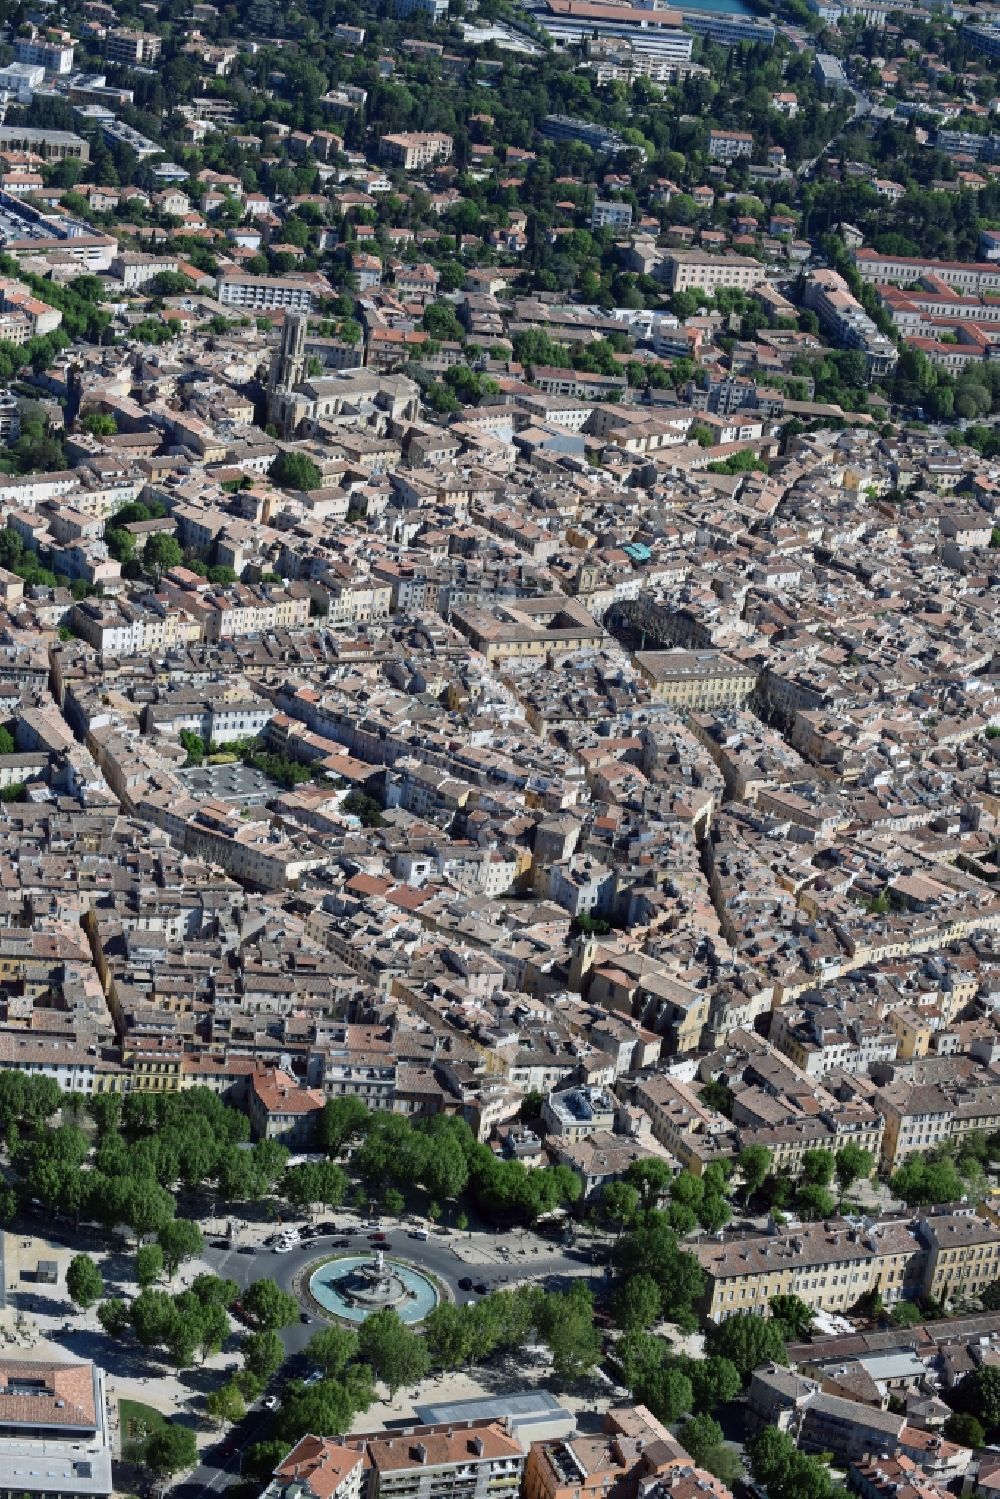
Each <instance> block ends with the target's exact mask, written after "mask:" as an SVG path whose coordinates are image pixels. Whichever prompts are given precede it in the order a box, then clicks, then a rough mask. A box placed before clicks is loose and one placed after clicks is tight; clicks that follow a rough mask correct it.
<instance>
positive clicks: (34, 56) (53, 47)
mask: <svg viewBox="0 0 1000 1499" xmlns="http://www.w3.org/2000/svg"><path fill="white" fill-rule="evenodd" d="M73 46H74V44H73V42H72V41H71V40H70V38H69V37H68V36H66V34H65V33H62V34H61V35H59V36H54V37H44V36H33V37H23V36H22V37H18V38H17V40H16V41H15V42H14V60H15V61H16V62H28V63H34V64H35V66H36V67H39V68H44V69H45V71H46V73H59V74H64V73H72V71H73Z"/></svg>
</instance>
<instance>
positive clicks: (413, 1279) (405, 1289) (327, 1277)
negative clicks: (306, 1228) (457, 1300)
mask: <svg viewBox="0 0 1000 1499" xmlns="http://www.w3.org/2000/svg"><path fill="white" fill-rule="evenodd" d="M309 1292H310V1295H311V1296H312V1298H313V1300H314V1301H315V1302H316V1303H317V1305H318V1306H320V1307H322V1309H323V1310H324V1311H327V1312H332V1314H333V1315H334V1316H335V1317H342V1318H344V1319H345V1320H346V1321H348V1322H363V1321H364V1320H365V1318H366V1317H370V1316H371V1314H372V1313H373V1312H380V1311H383V1310H384V1309H385V1308H386V1307H391V1308H392V1309H393V1311H395V1312H397V1313H398V1315H399V1317H400V1318H401V1319H402V1321H403V1322H409V1323H413V1322H422V1321H423V1319H424V1318H425V1317H426V1316H427V1313H428V1312H429V1311H431V1310H432V1309H433V1308H434V1307H435V1306H436V1305H437V1302H438V1293H437V1290H436V1289H435V1286H434V1284H433V1282H432V1281H431V1280H430V1278H429V1277H428V1276H426V1275H423V1274H421V1272H420V1271H419V1270H414V1269H413V1267H412V1266H411V1265H404V1264H403V1263H402V1262H401V1261H399V1260H386V1258H385V1255H384V1254H383V1253H382V1251H381V1249H379V1250H377V1251H376V1253H375V1255H374V1256H373V1257H372V1258H360V1257H354V1258H348V1259H341V1260H328V1261H327V1262H326V1264H324V1265H320V1266H319V1268H318V1269H317V1270H314V1271H313V1273H312V1275H311V1276H310V1277H309Z"/></svg>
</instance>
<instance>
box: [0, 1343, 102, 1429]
mask: <svg viewBox="0 0 1000 1499" xmlns="http://www.w3.org/2000/svg"><path fill="white" fill-rule="evenodd" d="M0 1425H4V1426H7V1425H17V1426H20V1425H25V1426H86V1427H91V1428H95V1427H96V1426H97V1411H96V1410H95V1408H94V1369H93V1365H92V1364H50V1363H40V1362H34V1361H32V1362H29V1361H28V1360H27V1359H24V1360H22V1359H3V1360H0Z"/></svg>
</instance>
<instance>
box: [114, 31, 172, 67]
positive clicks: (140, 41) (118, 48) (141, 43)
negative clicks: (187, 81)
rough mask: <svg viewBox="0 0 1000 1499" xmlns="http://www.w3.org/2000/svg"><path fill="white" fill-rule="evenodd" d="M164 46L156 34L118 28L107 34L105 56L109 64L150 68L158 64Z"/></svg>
mask: <svg viewBox="0 0 1000 1499" xmlns="http://www.w3.org/2000/svg"><path fill="white" fill-rule="evenodd" d="M162 46H163V44H162V42H161V41H160V38H159V37H158V36H157V35H156V34H155V32H152V31H132V30H130V29H129V28H128V27H127V26H118V27H115V28H114V29H113V30H111V31H109V32H108V34H107V37H106V39H105V42H104V55H105V57H106V58H107V59H108V62H116V63H120V64H121V65H122V66H124V67H129V66H137V65H139V64H142V65H143V66H146V67H148V66H149V65H150V63H154V62H156V60H157V58H158V57H159V55H160V52H161V50H162Z"/></svg>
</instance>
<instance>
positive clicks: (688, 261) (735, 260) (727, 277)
mask: <svg viewBox="0 0 1000 1499" xmlns="http://www.w3.org/2000/svg"><path fill="white" fill-rule="evenodd" d="M657 274H658V275H659V276H661V277H664V278H665V279H666V283H667V286H668V288H669V290H670V291H671V292H676V291H712V292H714V291H715V290H716V289H717V288H718V287H720V286H735V287H737V288H738V289H739V290H741V291H753V289H754V287H756V286H759V285H760V284H761V282H762V281H764V280H765V279H766V276H765V271H764V267H763V266H762V265H761V263H760V261H759V260H754V259H753V258H752V257H751V256H749V255H713V254H712V253H711V252H710V251H708V250H671V252H670V254H669V255H666V256H664V258H663V260H662V262H661V264H660V267H659V269H658V271H657Z"/></svg>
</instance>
